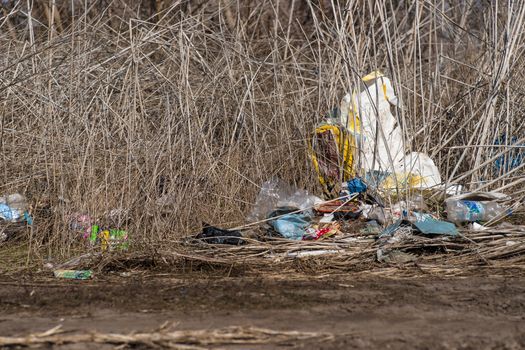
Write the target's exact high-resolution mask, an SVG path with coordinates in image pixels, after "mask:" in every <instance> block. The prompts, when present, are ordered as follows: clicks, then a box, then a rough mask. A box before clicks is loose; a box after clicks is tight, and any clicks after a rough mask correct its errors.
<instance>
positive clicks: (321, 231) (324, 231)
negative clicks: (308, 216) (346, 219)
mask: <svg viewBox="0 0 525 350" xmlns="http://www.w3.org/2000/svg"><path fill="white" fill-rule="evenodd" d="M340 228H341V225H340V224H339V223H338V222H334V223H332V224H331V225H329V226H327V227H323V228H313V227H311V228H310V229H308V230H307V233H306V235H304V236H303V241H311V240H313V241H316V240H318V239H321V238H327V237H330V236H334V235H336V234H339V233H341V231H339V229H340ZM310 231H313V232H310Z"/></svg>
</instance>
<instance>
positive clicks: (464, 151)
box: [0, 0, 525, 259]
mask: <svg viewBox="0 0 525 350" xmlns="http://www.w3.org/2000/svg"><path fill="white" fill-rule="evenodd" d="M6 3H7V5H6V6H5V7H4V8H2V11H0V52H1V53H2V54H1V55H0V92H1V93H0V147H1V154H2V157H1V158H0V164H1V167H2V169H4V170H3V171H2V173H1V175H0V176H1V179H0V185H1V186H0V193H10V192H15V191H19V192H23V193H26V194H27V196H28V197H29V199H30V201H31V203H32V206H33V208H32V209H33V213H34V216H35V225H34V229H32V230H31V232H30V233H28V235H29V239H28V240H29V245H28V248H27V256H28V258H46V257H48V256H54V255H56V254H59V255H62V256H68V255H71V254H72V253H73V252H74V251H75V249H76V248H77V246H78V244H79V243H78V241H79V237H78V234H76V233H74V232H71V231H70V230H69V226H68V220H69V217H70V215H71V214H72V213H76V212H86V213H89V214H90V215H92V216H93V217H103V216H104V213H106V212H107V211H109V210H111V209H113V208H125V209H128V210H129V220H126V221H125V223H124V224H123V226H125V227H126V229H127V230H128V231H129V232H130V233H131V234H132V237H133V242H134V243H133V244H134V247H135V248H136V249H137V250H141V249H145V250H148V249H150V248H151V249H153V248H155V249H156V248H157V247H159V246H161V247H162V246H163V244H164V242H170V241H177V239H178V238H180V237H182V236H185V235H187V234H188V233H190V232H196V231H199V230H200V228H201V222H202V221H206V222H209V223H213V224H216V225H223V226H227V227H234V226H238V225H242V224H243V219H244V217H245V215H246V213H247V211H248V210H249V208H250V207H251V204H252V202H253V199H254V197H255V194H256V193H257V192H258V185H259V184H261V183H262V182H263V181H265V180H267V179H269V178H270V177H273V176H279V177H281V178H283V179H285V180H287V181H289V182H291V183H293V184H295V185H296V186H299V187H304V188H307V189H309V190H311V191H313V192H317V193H320V192H319V188H318V187H317V180H316V178H315V175H314V174H313V171H312V168H311V166H310V163H309V159H308V155H307V143H308V140H309V139H310V137H311V133H312V131H313V128H314V126H315V125H316V124H317V123H318V122H319V121H320V120H321V119H322V117H323V114H324V113H325V112H327V111H328V110H329V109H331V108H332V107H333V106H335V105H337V104H338V103H339V100H340V98H341V97H342V96H343V94H344V93H346V92H348V91H350V90H351V89H352V87H353V86H357V84H358V81H359V77H360V76H362V75H364V74H366V73H368V72H369V71H372V70H376V69H379V70H383V71H385V72H386V73H387V75H388V76H390V77H391V78H392V80H393V82H394V85H395V88H396V90H397V93H398V95H399V97H400V100H401V108H400V109H399V110H397V111H396V116H397V117H398V119H399V122H400V124H402V125H403V127H404V130H405V136H404V137H405V143H406V148H407V149H409V150H414V151H421V152H425V153H428V154H430V155H431V156H432V157H433V159H434V160H435V162H436V164H437V165H438V167H439V169H440V170H441V173H442V176H443V178H444V179H445V180H446V181H447V182H448V183H455V182H456V183H461V184H463V185H465V186H466V188H467V189H471V190H475V189H478V188H482V189H490V190H497V189H504V190H505V191H506V192H508V193H510V194H513V196H514V199H515V201H520V200H522V199H523V197H524V196H525V193H523V191H522V190H521V191H520V189H521V188H522V187H521V186H522V185H523V182H524V181H525V177H524V176H523V175H524V169H525V168H524V167H525V162H522V163H520V164H518V165H516V166H514V167H511V166H510V165H511V161H512V160H513V159H515V158H516V157H517V156H519V154H520V152H521V150H522V148H519V147H522V146H520V145H523V144H525V122H524V120H525V118H523V115H524V113H525V112H524V109H523V108H522V106H521V102H522V101H523V96H525V94H524V93H523V87H522V86H521V82H522V81H523V78H522V76H521V74H520V72H521V71H522V70H523V69H524V64H525V61H524V58H523V57H524V56H523V50H524V49H523V48H524V45H523V44H524V35H523V34H524V33H525V28H524V23H523V18H524V15H525V6H523V4H522V3H521V2H520V1H518V2H516V1H510V0H508V1H499V2H497V3H494V2H482V1H463V0H461V1H448V0H417V1H390V0H377V1H371V0H349V1H346V2H339V1H324V0H323V1H315V2H311V1H308V2H304V3H303V2H297V1H291V2H286V1H284V2H283V1H281V2H279V1H277V2H275V1H272V0H263V1H218V2H214V1H175V2H170V3H168V2H167V1H151V2H140V1H129V2H128V1H126V2H90V1H85V2H79V1H59V0H57V1H52V2H46V1H37V0H35V1H27V2H24V1H17V2H10V1H8V2H6ZM502 135H505V136H506V137H505V138H503V137H502ZM512 137H515V139H512ZM496 140H498V141H499V144H498V145H496V144H495V143H496ZM496 161H499V164H500V167H499V168H498V167H495V162H496ZM471 238H472V239H473V240H475V239H478V238H479V237H478V238H476V237H471ZM166 244H168V243H166ZM284 245H286V244H285V243H283V246H284ZM321 245H322V244H321ZM181 247H183V248H184V246H181ZM255 247H257V246H255ZM345 247H346V246H345ZM346 248H348V249H350V251H352V250H351V247H350V245H348V247H346ZM346 248H345V249H346ZM235 249H236V248H233V250H231V251H232V252H233V251H235ZM243 249H244V248H243ZM251 249H253V250H250V251H251V252H256V251H260V252H262V251H264V250H265V249H268V248H265V247H263V244H262V243H261V246H260V250H257V249H256V248H251ZM272 249H273V248H272ZM240 251H241V249H238V250H237V251H236V253H239V252H240ZM242 251H245V250H242ZM283 251H286V249H285V248H283ZM221 254H222V253H220V254H219V255H217V259H219V258H221ZM254 254H255V253H254ZM479 254H482V255H483V251H480V252H479ZM491 254H496V253H489V254H488V257H489V258H491V259H492V258H494V256H493V255H491ZM497 254H499V253H497ZM497 254H496V256H497ZM501 254H503V251H502V252H501Z"/></svg>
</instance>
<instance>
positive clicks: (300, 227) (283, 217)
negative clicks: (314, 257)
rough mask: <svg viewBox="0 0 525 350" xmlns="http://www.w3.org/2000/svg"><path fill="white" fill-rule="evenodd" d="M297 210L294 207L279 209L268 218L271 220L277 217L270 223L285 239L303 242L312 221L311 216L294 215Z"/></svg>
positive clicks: (303, 214) (300, 213) (302, 213)
mask: <svg viewBox="0 0 525 350" xmlns="http://www.w3.org/2000/svg"><path fill="white" fill-rule="evenodd" d="M297 210H298V209H297V208H294V207H282V208H277V209H276V210H274V211H273V212H271V213H270V215H269V216H268V217H269V218H273V217H277V218H276V219H275V220H271V221H270V225H271V226H272V227H273V229H274V230H275V231H277V232H278V233H280V234H281V235H282V236H283V237H284V238H288V239H293V240H301V239H302V238H303V236H304V235H305V234H306V229H307V228H308V227H310V225H311V221H312V220H311V216H310V215H308V214H306V213H304V212H299V213H293V212H294V211H297Z"/></svg>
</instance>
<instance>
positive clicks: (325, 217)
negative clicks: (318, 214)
mask: <svg viewBox="0 0 525 350" xmlns="http://www.w3.org/2000/svg"><path fill="white" fill-rule="evenodd" d="M332 221H334V214H324V215H323V217H322V218H321V219H320V220H319V223H320V224H329V223H331V222H332Z"/></svg>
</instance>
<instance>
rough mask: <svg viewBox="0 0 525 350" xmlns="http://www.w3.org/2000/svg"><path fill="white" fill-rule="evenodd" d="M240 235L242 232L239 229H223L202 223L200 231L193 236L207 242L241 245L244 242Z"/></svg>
mask: <svg viewBox="0 0 525 350" xmlns="http://www.w3.org/2000/svg"><path fill="white" fill-rule="evenodd" d="M241 237H242V234H241V233H240V232H239V231H232V230H224V229H221V228H218V227H214V226H210V225H208V224H204V227H203V229H202V232H201V233H199V234H198V235H197V236H196V237H195V238H197V239H200V240H202V241H203V242H206V243H209V244H230V245H241V244H244V243H245V241H244V240H243V239H242V238H241Z"/></svg>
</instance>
